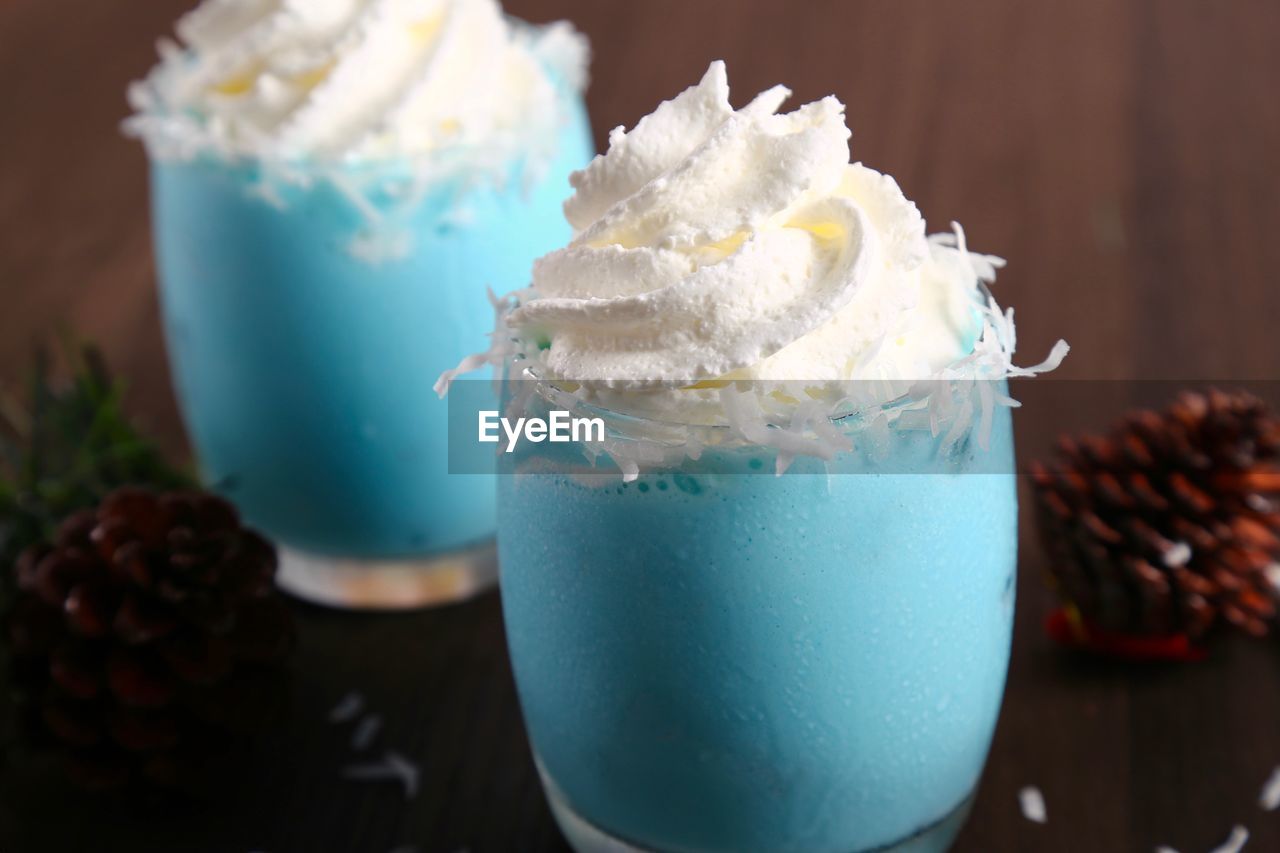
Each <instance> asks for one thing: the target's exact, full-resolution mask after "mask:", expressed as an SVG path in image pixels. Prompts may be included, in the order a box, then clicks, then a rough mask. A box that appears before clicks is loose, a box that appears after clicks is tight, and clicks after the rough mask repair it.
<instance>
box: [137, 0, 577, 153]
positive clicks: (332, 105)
mask: <svg viewBox="0 0 1280 853" xmlns="http://www.w3.org/2000/svg"><path fill="white" fill-rule="evenodd" d="M176 31H177V34H178V37H179V38H180V39H181V42H182V45H181V46H179V45H176V44H174V43H172V42H165V43H162V46H161V51H160V53H161V62H160V65H159V66H158V67H157V68H156V69H155V70H154V71H153V72H152V73H151V74H150V75H149V76H148V77H147V79H146V80H144V81H142V82H140V83H137V84H135V85H134V86H133V87H132V89H131V91H130V100H131V102H132V104H133V107H134V109H135V110H136V111H137V114H136V115H135V117H134V118H133V119H132V120H131V121H130V122H129V123H128V124H127V127H128V129H129V130H131V131H132V132H134V133H136V134H137V135H140V136H142V137H143V138H144V139H146V140H147V141H148V143H149V144H150V145H151V147H152V149H153V150H154V151H158V152H160V153H163V154H167V155H173V156H181V155H188V156H189V155H190V154H191V153H192V152H193V151H203V150H213V151H215V152H218V153H222V154H226V155H228V156H251V157H257V158H260V159H263V160H269V161H284V162H296V161H300V160H304V159H313V160H319V161H325V162H366V161H382V160H388V159H394V158H421V157H429V156H430V155H432V154H433V153H435V152H438V151H440V150H442V149H448V150H461V149H467V148H470V149H475V150H476V151H477V152H482V153H483V156H484V157H485V158H486V159H487V160H493V161H497V164H498V165H505V163H504V162H503V160H504V157H509V156H510V155H512V154H514V153H516V152H518V151H519V150H520V148H521V147H522V146H524V147H536V145H533V146H531V144H530V138H529V137H530V135H531V134H534V135H537V134H541V135H544V136H545V135H547V131H549V130H550V129H551V128H549V127H548V125H549V122H550V120H551V117H557V116H561V110H559V109H558V108H557V104H558V102H559V99H560V98H561V97H562V95H561V92H560V90H562V89H573V88H580V87H581V86H582V85H583V83H584V81H585V67H586V62H587V53H588V51H587V47H586V42H585V39H583V38H582V37H581V36H580V35H579V34H577V33H576V32H574V31H573V30H572V28H571V27H569V25H568V24H565V23H557V24H552V25H550V26H547V27H537V28H535V27H531V26H528V25H524V24H522V23H520V22H516V21H513V20H511V19H508V18H506V17H505V16H504V15H503V13H502V9H501V7H500V6H499V5H498V3H497V2H496V0H205V2H204V3H202V4H201V5H200V6H199V7H197V8H196V9H195V10H194V11H192V12H189V13H188V14H187V15H185V16H184V17H183V18H182V19H181V20H180V21H179V22H178V24H177V27H176ZM561 117H562V116H561ZM534 142H541V141H540V140H534Z"/></svg>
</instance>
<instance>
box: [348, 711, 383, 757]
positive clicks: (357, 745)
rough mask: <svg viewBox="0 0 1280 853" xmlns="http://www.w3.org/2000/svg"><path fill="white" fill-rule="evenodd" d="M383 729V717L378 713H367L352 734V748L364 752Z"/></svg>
mask: <svg viewBox="0 0 1280 853" xmlns="http://www.w3.org/2000/svg"><path fill="white" fill-rule="evenodd" d="M381 729H382V717H380V716H378V715H377V714H367V715H366V716H364V717H362V718H361V720H360V722H359V723H358V724H357V725H356V730H355V731H354V732H352V734H351V748H352V749H353V750H355V751H356V752H364V751H365V750H366V749H368V748H369V747H370V746H371V745H372V744H373V739H374V738H376V737H377V736H378V732H379V731H380V730H381Z"/></svg>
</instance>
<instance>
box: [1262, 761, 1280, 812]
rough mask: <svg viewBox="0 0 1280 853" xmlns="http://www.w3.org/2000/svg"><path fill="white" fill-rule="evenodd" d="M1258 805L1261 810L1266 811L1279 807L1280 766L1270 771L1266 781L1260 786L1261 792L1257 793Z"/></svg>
mask: <svg viewBox="0 0 1280 853" xmlns="http://www.w3.org/2000/svg"><path fill="white" fill-rule="evenodd" d="M1258 805H1259V806H1261V807H1262V810H1263V811H1268V812H1273V811H1275V810H1276V809H1280V766H1277V767H1276V769H1274V770H1272V771H1271V776H1270V777H1269V778H1268V779H1267V783H1266V784H1265V785H1263V786H1262V793H1260V794H1259V795H1258Z"/></svg>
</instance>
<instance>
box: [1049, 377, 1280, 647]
mask: <svg viewBox="0 0 1280 853" xmlns="http://www.w3.org/2000/svg"><path fill="white" fill-rule="evenodd" d="M1058 451H1059V453H1058V458H1057V459H1056V460H1055V461H1054V462H1053V463H1051V464H1050V465H1040V464H1037V465H1034V466H1033V467H1032V470H1031V474H1032V480H1033V483H1034V486H1035V493H1036V502H1037V512H1038V520H1039V527H1040V531H1041V535H1042V537H1043V539H1044V541H1045V544H1046V546H1047V548H1048V551H1049V556H1050V566H1051V570H1052V573H1053V578H1054V580H1055V586H1056V587H1057V590H1058V592H1059V594H1060V595H1061V596H1062V597H1063V598H1064V599H1065V601H1066V603H1067V604H1068V605H1069V606H1070V607H1073V608H1074V609H1075V610H1076V611H1078V614H1079V616H1080V617H1082V618H1083V620H1085V622H1087V623H1088V624H1090V625H1092V626H1095V627H1097V628H1100V629H1101V630H1102V631H1105V632H1111V633H1115V634H1127V635H1143V636H1154V635H1175V634H1183V635H1186V636H1188V637H1190V638H1192V639H1193V640H1194V639H1198V638H1200V637H1202V636H1203V635H1204V634H1205V633H1206V632H1207V631H1208V630H1209V629H1210V628H1212V627H1213V626H1214V625H1216V624H1218V623H1220V622H1225V623H1227V624H1230V625H1232V626H1235V627H1237V628H1239V629H1242V630H1244V631H1246V632H1248V633H1250V634H1253V635H1263V634H1265V633H1267V631H1268V623H1269V622H1270V621H1271V620H1272V619H1273V618H1274V617H1275V613H1276V599H1275V595H1276V591H1275V589H1274V587H1273V586H1272V580H1271V578H1272V576H1273V573H1274V568H1273V567H1274V566H1275V565H1276V561H1277V559H1278V558H1280V535H1278V534H1280V502H1277V497H1278V496H1280V420H1277V419H1276V418H1275V417H1273V416H1272V415H1271V414H1270V413H1269V412H1268V410H1267V408H1266V406H1265V405H1264V404H1263V403H1262V401H1260V400H1258V399H1257V398H1256V397H1253V396H1252V395H1250V394H1247V393H1243V392H1238V393H1224V392H1222V391H1209V392H1207V393H1195V392H1186V393H1184V394H1182V395H1181V396H1180V397H1179V398H1178V399H1177V400H1176V401H1175V402H1174V404H1173V405H1172V406H1170V407H1169V408H1168V409H1167V410H1165V411H1164V412H1161V413H1156V412H1152V411H1140V412H1136V413H1133V414H1131V415H1129V416H1128V417H1127V418H1125V420H1124V421H1123V422H1121V423H1120V424H1118V425H1117V426H1116V427H1115V428H1114V429H1113V430H1112V432H1111V433H1110V434H1109V435H1107V436H1106V437H1098V436H1085V437H1081V438H1070V437H1064V438H1062V439H1061V440H1060V441H1059V447H1058Z"/></svg>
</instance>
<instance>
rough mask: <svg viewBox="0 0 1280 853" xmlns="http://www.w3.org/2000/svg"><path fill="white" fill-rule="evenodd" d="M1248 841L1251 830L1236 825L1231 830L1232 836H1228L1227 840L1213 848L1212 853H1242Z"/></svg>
mask: <svg viewBox="0 0 1280 853" xmlns="http://www.w3.org/2000/svg"><path fill="white" fill-rule="evenodd" d="M1248 841H1249V830H1247V829H1245V828H1244V827H1243V826H1240V825H1239V824H1236V825H1235V826H1233V827H1232V828H1231V834H1230V835H1229V836H1227V840H1226V841H1224V842H1223V843H1222V844H1221V845H1219V846H1217V847H1215V848H1213V851H1212V853H1240V851H1241V850H1243V849H1244V845H1245V844H1246V843H1247V842H1248Z"/></svg>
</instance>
